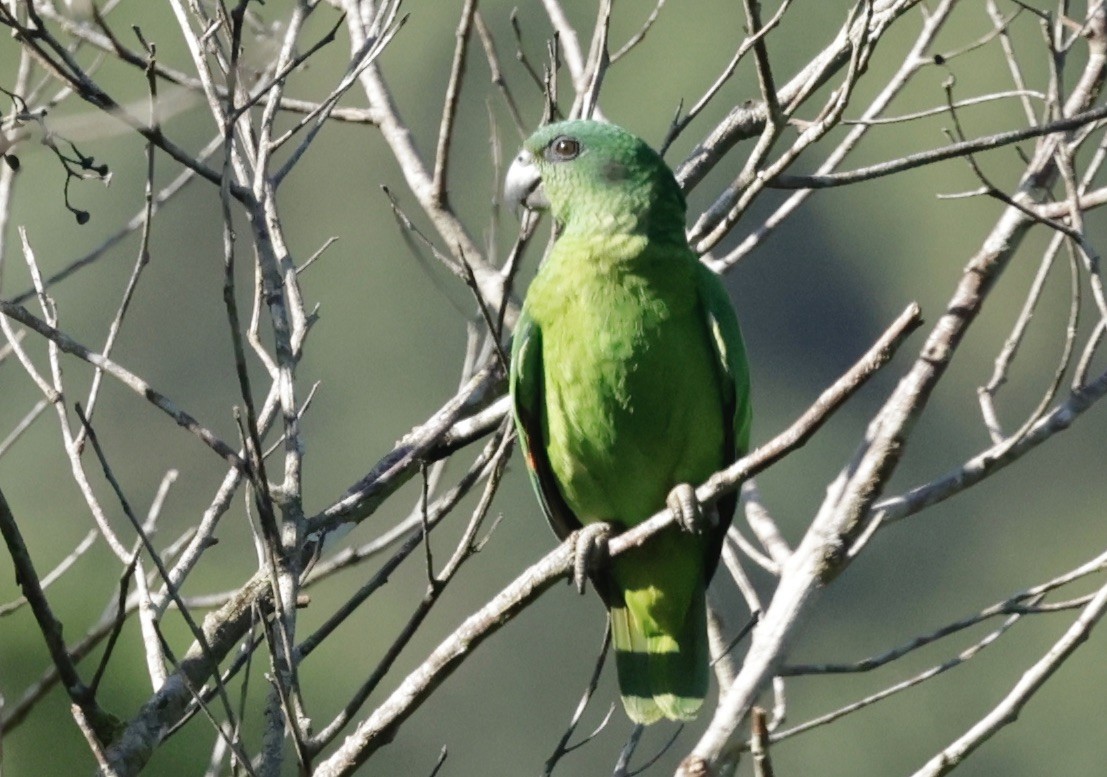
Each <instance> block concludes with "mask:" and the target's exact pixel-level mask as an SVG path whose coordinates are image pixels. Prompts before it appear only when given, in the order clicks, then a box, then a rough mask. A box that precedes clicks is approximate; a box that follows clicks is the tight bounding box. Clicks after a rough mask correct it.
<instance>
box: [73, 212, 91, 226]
mask: <svg viewBox="0 0 1107 777" xmlns="http://www.w3.org/2000/svg"><path fill="white" fill-rule="evenodd" d="M73 215H74V216H76V217H77V223H78V224H80V225H82V226H84V225H85V224H87V223H88V220H89V215H88V211H87V210H75V211H73Z"/></svg>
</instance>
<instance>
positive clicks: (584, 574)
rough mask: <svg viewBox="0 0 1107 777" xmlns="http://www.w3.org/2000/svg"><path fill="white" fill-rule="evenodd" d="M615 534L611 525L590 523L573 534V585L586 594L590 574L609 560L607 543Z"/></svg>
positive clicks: (579, 591)
mask: <svg viewBox="0 0 1107 777" xmlns="http://www.w3.org/2000/svg"><path fill="white" fill-rule="evenodd" d="M612 534H613V531H612V528H611V524H609V523H602V522H601V523H590V524H588V525H586V526H583V527H582V528H580V529H577V531H575V532H573V585H575V586H576V588H577V592H578V593H582V594H583V593H584V583H585V581H586V580H587V579H588V573H589V572H590V571H591V570H593V569H595V568H596V566H597V564H599V563H601V562H602V561H603V560H605V559H606V558H607V541H608V539H610V538H611V535H612Z"/></svg>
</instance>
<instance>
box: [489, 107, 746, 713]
mask: <svg viewBox="0 0 1107 777" xmlns="http://www.w3.org/2000/svg"><path fill="white" fill-rule="evenodd" d="M539 186H540V188H539ZM508 189H509V196H510V195H511V194H515V195H516V197H517V198H518V199H520V200H523V201H525V202H526V203H527V204H528V205H529V206H531V207H546V206H548V207H549V209H550V210H551V211H552V213H553V216H554V219H555V221H556V222H557V226H558V229H559V233H558V237H557V240H556V242H555V244H554V246H553V249H552V251H551V252H550V255H549V257H548V259H547V261H546V262H545V264H543V266H542V268H541V269H540V270H539V272H538V275H537V277H536V278H535V280H534V282H533V283H532V284H531V287H530V289H529V290H528V292H527V297H526V302H525V304H524V306H523V314H522V316H521V318H520V321H519V324H518V327H517V329H516V333H515V343H514V348H513V351H512V365H511V392H512V397H513V401H514V408H515V419H516V427H517V429H518V431H519V437H520V440H521V443H522V446H523V448H524V451H525V454H526V457H527V465H528V468H529V470H530V472H531V475H532V479H533V481H534V484H535V489H536V491H537V492H538V496H539V499H540V500H541V502H542V505H543V508H544V509H545V512H546V515H547V517H548V518H549V520H550V523H551V525H552V526H553V527H554V530H555V532H556V533H557V534H558V535H559V536H561V537H565V536H567V535H568V534H569V533H570V532H572V531H573V530H575V529H577V528H579V527H580V526H581V525H582V524H589V523H593V522H596V521H607V522H611V523H614V524H616V525H620V526H622V527H630V526H633V525H635V524H636V523H639V522H640V521H642V520H644V519H646V518H648V517H649V516H650V515H652V514H653V513H655V512H657V511H658V510H659V509H661V508H662V507H664V506H665V499H666V496H667V495H668V494H669V492H670V491H671V490H672V488H673V487H674V486H676V485H677V484H680V483H691V484H693V485H697V484H699V483H701V482H702V481H703V480H705V479H706V478H707V477H708V476H709V475H710V474H711V473H712V472H714V471H716V470H718V469H720V468H722V467H724V466H725V465H727V464H729V463H730V462H732V461H734V460H735V459H736V458H737V457H738V455H739V454H740V453H741V452H742V451H744V450H745V449H746V445H747V441H748V434H749V418H750V409H749V402H748V394H749V386H748V381H749V379H748V370H747V366H746V358H745V351H744V348H743V346H742V337H741V333H740V331H739V329H738V322H737V319H736V318H735V316H734V311H733V309H732V308H731V306H730V302H729V300H728V298H727V295H726V292H725V291H724V289H723V287H722V284H721V283H720V282H719V279H718V278H717V277H716V276H715V275H714V274H713V273H711V272H710V271H709V270H708V269H707V268H706V267H704V266H703V265H702V264H701V263H700V262H699V261H698V260H697V258H696V256H695V255H694V254H693V253H692V251H691V249H690V248H689V247H688V243H687V241H686V239H685V236H684V219H685V205H684V197H683V195H682V194H681V192H680V189H679V187H678V186H677V183H676V181H675V180H674V178H673V175H672V173H671V172H670V170H669V169H668V167H667V166H666V165H665V163H664V162H663V161H662V160H661V158H660V157H659V156H658V155H657V154H656V153H655V152H654V151H653V150H652V149H650V148H649V147H648V146H647V145H646V144H645V143H643V142H642V141H641V140H639V139H638V138H636V137H634V136H633V135H631V134H629V133H627V132H626V131H624V130H622V129H619V128H618V127H615V126H613V125H610V124H602V123H599V122H593V121H570V122H561V123H559V124H553V125H549V126H546V127H544V128H542V129H541V130H539V131H538V132H537V133H535V134H534V136H532V137H531V138H530V139H529V140H528V141H527V142H526V143H525V144H524V148H523V151H522V152H521V153H520V155H519V157H518V158H517V159H516V161H515V164H514V165H513V166H512V169H511V171H510V172H509V174H508ZM512 190H514V191H512ZM718 512H719V515H720V518H721V520H720V521H719V522H718V526H717V527H715V528H714V529H712V530H711V531H710V532H708V533H704V534H690V533H686V532H684V531H682V530H681V529H679V528H677V527H671V528H669V529H668V530H666V531H665V532H663V533H662V535H661V536H659V537H656V538H654V540H653V541H651V542H649V543H647V545H646V546H645V547H643V548H640V549H638V550H636V551H633V552H631V553H628V554H624V555H622V556H620V557H619V558H617V559H615V560H614V561H613V562H612V565H611V568H610V570H608V571H607V572H606V573H600V575H599V576H598V578H597V579H596V586H597V589H598V590H599V591H600V594H601V596H603V598H604V602H605V604H606V605H607V606H608V608H609V609H610V611H611V618H612V629H613V631H612V634H613V643H614V646H615V651H616V663H617V667H618V674H619V685H620V688H621V691H622V695H623V703H624V706H625V707H626V710H627V714H628V715H629V716H630V717H631V718H632V719H633V720H635V721H637V722H641V723H652V722H654V721H656V720H658V719H659V718H662V717H666V718H672V719H677V720H687V719H690V718H692V717H694V716H695V714H696V712H697V710H698V709H699V707H700V705H701V704H702V702H703V698H704V696H705V694H706V693H707V685H708V648H707V630H706V616H705V612H706V611H705V603H704V589H705V586H706V584H707V580H708V579H709V578H710V576H711V574H712V572H713V571H714V568H715V565H716V563H717V561H718V557H719V551H720V548H721V546H722V538H723V535H724V534H725V532H726V527H727V525H728V524H729V522H730V518H731V515H732V514H733V512H734V499H733V497H732V498H729V499H727V500H724V501H723V502H720V504H719V506H718Z"/></svg>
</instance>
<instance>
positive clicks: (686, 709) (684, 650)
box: [611, 590, 709, 724]
mask: <svg viewBox="0 0 1107 777" xmlns="http://www.w3.org/2000/svg"><path fill="white" fill-rule="evenodd" d="M626 595H627V599H628V600H632V599H633V597H634V592H631V591H627V592H626ZM635 609H637V608H636V607H634V602H633V601H631V602H630V606H628V605H627V604H623V606H614V607H612V608H611V641H612V644H613V645H614V646H615V667H616V670H617V672H618V675H619V690H620V692H621V694H622V697H623V707H624V708H625V709H626V712H627V717H629V718H630V719H631V720H633V721H634V722H635V723H641V724H650V723H655V722H657V721H658V720H660V719H661V718H668V719H670V720H692V719H693V718H695V717H696V714H697V713H698V712H699V709H700V707H701V706H702V705H703V699H704V697H705V696H706V695H707V685H708V679H707V676H708V663H709V659H708V641H707V605H706V601H705V598H704V595H703V591H702V590H700V591H699V592H697V594H696V595H695V596H693V597H692V602H691V605H690V606H689V608H688V610H687V613H686V616H685V618H684V623H683V624H682V625H681V627H680V628H679V629H674V630H673V631H674V632H676V633H664V632H661V631H659V630H657V629H656V628H655V629H654V630H653V633H650V632H649V631H648V630H647V628H646V625H645V624H644V623H643V619H642V618H639V617H638V616H637V615H636V614H635Z"/></svg>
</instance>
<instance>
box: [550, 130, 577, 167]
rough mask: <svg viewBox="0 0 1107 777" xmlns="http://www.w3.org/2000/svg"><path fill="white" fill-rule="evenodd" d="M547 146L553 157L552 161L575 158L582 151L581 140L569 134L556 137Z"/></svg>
mask: <svg viewBox="0 0 1107 777" xmlns="http://www.w3.org/2000/svg"><path fill="white" fill-rule="evenodd" d="M547 148H548V149H549V153H550V156H551V157H552V159H551V161H558V162H567V161H569V160H570V159H575V158H576V157H577V155H578V154H579V153H580V141H579V140H577V139H576V138H571V137H569V136H568V135H562V136H561V137H558V138H554V139H553V141H551V142H550V145H549V146H547Z"/></svg>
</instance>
